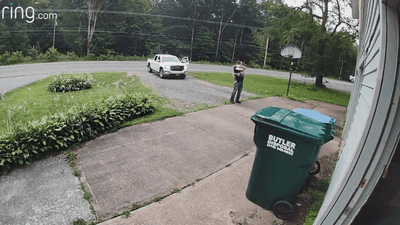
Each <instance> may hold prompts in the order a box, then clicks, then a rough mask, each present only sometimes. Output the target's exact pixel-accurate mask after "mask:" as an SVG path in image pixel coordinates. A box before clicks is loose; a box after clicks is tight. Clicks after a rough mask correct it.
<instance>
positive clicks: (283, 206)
mask: <svg viewBox="0 0 400 225" xmlns="http://www.w3.org/2000/svg"><path fill="white" fill-rule="evenodd" d="M272 211H273V212H274V214H275V216H276V217H278V218H279V219H282V220H290V219H292V218H293V215H294V208H293V206H292V204H290V203H289V202H287V201H277V202H276V203H275V204H274V206H272Z"/></svg>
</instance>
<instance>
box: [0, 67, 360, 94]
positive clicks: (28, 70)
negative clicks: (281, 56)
mask: <svg viewBox="0 0 400 225" xmlns="http://www.w3.org/2000/svg"><path fill="white" fill-rule="evenodd" d="M107 71H126V72H127V71H146V63H145V62H142V61H94V62H57V63H38V64H24V65H12V66H1V67H0V94H1V93H3V92H9V91H11V90H14V89H16V88H19V87H22V86H25V85H27V84H30V83H33V82H35V81H38V80H40V79H43V78H45V77H47V76H50V75H55V74H62V73H82V72H107ZM190 71H202V72H228V73H230V72H231V71H232V67H230V66H220V65H204V64H190V65H189V73H190ZM246 74H258V75H264V76H273V77H280V78H286V79H288V78H289V73H286V72H279V71H271V70H261V69H252V68H248V69H247V70H246ZM292 79H293V80H297V81H306V82H307V81H308V82H309V81H313V78H307V77H303V76H301V75H300V74H292ZM324 82H325V85H326V86H327V87H329V88H332V89H335V90H341V91H345V92H348V93H351V91H352V89H353V84H352V83H350V82H345V81H338V80H332V79H324Z"/></svg>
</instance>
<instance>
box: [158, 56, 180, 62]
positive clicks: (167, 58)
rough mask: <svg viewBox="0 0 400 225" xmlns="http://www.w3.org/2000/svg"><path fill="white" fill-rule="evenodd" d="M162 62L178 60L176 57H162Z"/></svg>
mask: <svg viewBox="0 0 400 225" xmlns="http://www.w3.org/2000/svg"><path fill="white" fill-rule="evenodd" d="M162 61H163V62H180V61H179V59H178V58H176V57H162Z"/></svg>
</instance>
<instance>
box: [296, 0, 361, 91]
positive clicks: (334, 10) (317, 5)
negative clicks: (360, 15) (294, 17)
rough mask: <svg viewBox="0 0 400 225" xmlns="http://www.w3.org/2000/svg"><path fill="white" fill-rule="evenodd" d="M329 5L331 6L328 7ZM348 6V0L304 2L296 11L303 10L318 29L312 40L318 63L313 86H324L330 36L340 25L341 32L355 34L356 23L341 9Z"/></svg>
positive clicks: (308, 0)
mask: <svg viewBox="0 0 400 225" xmlns="http://www.w3.org/2000/svg"><path fill="white" fill-rule="evenodd" d="M330 3H332V4H333V6H332V7H330ZM346 5H347V6H349V5H350V1H349V0H341V1H339V0H332V1H330V0H306V2H305V3H304V4H303V5H302V6H301V7H299V8H297V9H298V10H304V11H306V12H308V13H309V14H310V16H311V17H310V18H312V19H313V20H315V21H318V22H319V23H318V25H319V28H318V29H316V33H315V38H314V40H315V41H316V42H317V43H318V48H317V54H318V56H319V57H318V58H319V60H318V63H317V64H316V68H315V76H316V79H315V85H316V86H318V87H322V86H324V85H323V84H322V78H323V75H324V72H325V71H324V65H325V63H326V61H325V57H326V55H325V50H326V49H325V47H326V42H327V40H328V39H329V38H330V37H329V36H328V35H329V34H330V36H333V35H335V33H336V32H337V31H338V29H339V27H340V26H341V25H345V27H343V28H342V30H346V28H347V30H348V31H350V32H352V33H354V34H357V27H358V22H357V21H355V20H352V19H351V17H346V16H345V15H344V12H343V9H344V7H346Z"/></svg>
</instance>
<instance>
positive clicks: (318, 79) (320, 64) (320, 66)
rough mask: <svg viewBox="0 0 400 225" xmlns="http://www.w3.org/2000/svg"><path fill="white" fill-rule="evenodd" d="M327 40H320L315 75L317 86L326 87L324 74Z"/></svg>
mask: <svg viewBox="0 0 400 225" xmlns="http://www.w3.org/2000/svg"><path fill="white" fill-rule="evenodd" d="M324 50H325V40H324V39H321V40H319V41H318V56H319V60H318V64H317V68H316V76H315V86H317V87H325V85H324V84H322V78H323V76H324V64H325V54H324Z"/></svg>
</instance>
